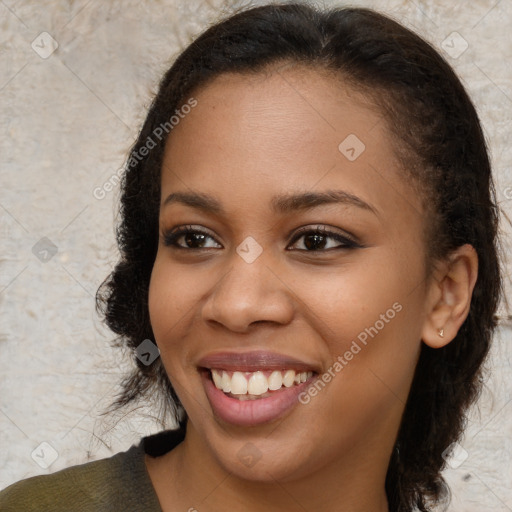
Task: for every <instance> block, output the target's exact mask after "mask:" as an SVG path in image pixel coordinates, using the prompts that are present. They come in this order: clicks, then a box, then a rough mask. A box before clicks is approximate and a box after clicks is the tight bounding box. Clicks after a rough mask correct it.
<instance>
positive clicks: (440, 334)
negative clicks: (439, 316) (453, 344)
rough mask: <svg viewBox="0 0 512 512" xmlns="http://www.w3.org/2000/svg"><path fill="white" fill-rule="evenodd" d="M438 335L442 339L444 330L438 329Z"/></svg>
mask: <svg viewBox="0 0 512 512" xmlns="http://www.w3.org/2000/svg"><path fill="white" fill-rule="evenodd" d="M438 333H439V336H440V337H441V338H444V329H439V331H438Z"/></svg>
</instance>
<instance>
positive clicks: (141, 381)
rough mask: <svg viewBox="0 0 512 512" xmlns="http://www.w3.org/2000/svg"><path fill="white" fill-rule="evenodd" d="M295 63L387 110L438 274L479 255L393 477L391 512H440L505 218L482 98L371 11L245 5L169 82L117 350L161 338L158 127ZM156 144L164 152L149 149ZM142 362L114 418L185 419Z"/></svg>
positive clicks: (406, 427) (154, 368)
mask: <svg viewBox="0 0 512 512" xmlns="http://www.w3.org/2000/svg"><path fill="white" fill-rule="evenodd" d="M289 63H291V64H301V65H305V66H309V67H312V68H314V69H317V70H324V71H328V72H330V73H331V74H332V75H333V76H334V77H336V78H337V79H339V81H340V83H342V84H343V83H345V84H349V85H353V86H355V87H357V90H359V91H361V92H363V93H364V94H365V95H366V97H367V98H369V99H370V100H371V101H372V102H373V105H375V106H377V107H378V108H379V109H380V112H381V113H382V115H383V119H384V122H386V123H387V126H388V128H389V130H390V132H391V133H392V134H393V140H394V146H395V150H396V154H397V156H398V158H399V160H400V162H401V163H402V164H403V173H404V175H405V176H406V178H407V179H409V181H410V182H411V183H414V184H416V186H417V190H418V191H419V193H420V194H421V196H420V197H421V198H422V199H423V202H424V204H425V208H426V211H427V212H428V214H427V215H426V217H425V226H428V229H427V227H426V231H428V233H427V235H428V236H427V244H426V249H425V253H426V259H427V262H428V263H429V267H428V268H429V272H430V269H431V268H433V267H432V265H433V264H434V262H435V261H436V259H437V258H443V257H446V256H447V255H448V254H449V253H450V251H452V250H454V249H455V248H457V247H459V246H461V245H464V244H471V245H472V246H473V247H474V248H475V249H476V252H477V254H478V260H479V271H478V279H477V282H476V285H475V288H474V292H473V296H472V299H471V307H470V311H469V315H468V317H467V319H466V320H465V322H464V323H463V325H462V326H461V328H460V330H459V332H458V334H457V336H456V338H455V339H454V340H453V341H452V342H451V343H449V344H447V345H446V346H445V347H443V348H439V349H432V348H429V347H428V346H427V345H426V344H424V343H423V344H422V347H421V353H420V357H419V361H418V364H417V368H416V371H415V376H414V379H413V383H412V386H411V390H410V394H409V398H408V401H407V403H406V406H405V411H404V414H403V418H402V423H401V426H400V429H399V432H398V435H397V438H396V441H395V449H394V450H393V453H392V456H391V459H390V463H389V468H388V472H387V477H386V493H387V496H388V501H389V506H390V510H393V511H395V512H406V511H407V512H409V511H412V510H414V508H415V507H417V508H418V509H419V510H420V511H428V510H431V507H432V506H434V505H436V504H443V503H445V502H447V501H448V499H449V489H448V487H447V485H446V483H445V481H444V479H443V478H442V476H441V470H442V469H443V468H444V464H445V460H444V457H443V452H444V451H445V450H446V449H447V447H449V446H450V445H451V444H452V443H453V442H455V441H456V440H457V439H459V438H460V436H461V434H462V431H463V429H464V427H465V424H466V413H467V409H468V407H469V406H470V405H471V404H472V403H473V402H474V401H476V399H477V398H478V395H479V393H480V390H481V386H482V380H483V373H482V363H483V361H484V359H485V357H486V355H487V353H488V350H489V346H490V342H491V339H492V335H493V332H494V329H495V327H496V325H497V321H496V316H495V313H496V309H497V306H498V303H499V300H500V298H501V296H502V281H501V270H500V261H499V258H498V254H499V239H498V237H497V231H498V220H499V211H498V207H497V204H496V197H495V195H496V193H495V189H494V183H493V180H492V175H491V168H490V162H489V156H488V152H487V148H486V142H485V139H484V135H483V133H482V128H481V125H480V122H479V118H478V115H477V113H476V111H475V108H474V106H473V104H472V102H471V100H470V98H469V97H468V95H467V93H466V91H465V89H464V87H463V85H462V84H461V82H460V80H459V79H458V78H457V76H456V74H455V73H454V71H453V70H452V68H451V67H450V65H449V64H448V63H447V62H446V61H445V60H444V59H443V57H441V56H440V55H439V53H438V52H437V51H436V50H435V49H434V48H433V47H432V46H431V45H430V44H428V43H427V42H425V41H424V40H423V39H422V38H420V37H419V36H418V35H416V34H415V33H413V32H411V31H410V30H408V29H406V28H404V27H403V26H402V25H401V24H399V23H397V22H395V21H393V20H392V19H391V18H389V17H387V16H384V15H382V14H379V13H377V12H375V11H373V10H371V9H365V8H334V9H329V10H319V9H317V8H315V7H312V6H310V5H306V4H300V3H299V4H289V3H288V4H272V5H266V6H260V7H252V8H245V9H241V10H240V11H238V12H236V13H235V14H232V15H231V16H229V17H227V18H226V19H224V20H222V21H220V22H218V23H217V24H215V25H213V26H211V27H209V28H208V29H207V30H205V31H204V32H203V33H202V34H201V35H199V36H198V37H197V38H196V39H195V41H193V43H191V44H190V45H189V46H188V47H187V48H186V49H185V50H184V51H183V52H182V53H181V54H180V55H179V56H178V58H177V59H176V60H175V62H174V64H173V65H172V67H171V68H170V69H169V70H168V71H167V72H166V74H165V76H164V77H163V79H162V81H161V83H160V86H159V90H158V93H157V95H156V97H155V99H154V101H153V103H152V105H151V107H150V109H149V113H148V115H147V118H146V120H145V122H144V125H143V127H142V130H141V132H140V134H139V137H138V140H137V141H136V143H135V145H134V146H133V148H132V150H131V154H130V157H129V159H128V160H127V164H126V166H125V170H124V175H123V178H122V181H121V206H120V224H119V225H118V227H117V241H118V245H119V249H120V253H121V258H120V261H119V262H118V263H117V265H116V267H115V269H114V270H113V272H112V273H111V274H110V275H109V276H108V277H107V279H106V280H105V281H104V282H103V283H102V285H101V286H100V288H99V289H98V293H97V307H98V310H99V311H100V313H101V314H102V315H103V316H104V318H105V321H106V323H107V325H108V326H109V327H110V328H111V329H112V330H113V331H114V332H115V333H116V334H118V335H119V336H118V338H116V342H117V344H118V345H122V346H124V347H128V348H129V349H130V350H131V351H132V352H133V353H134V352H135V349H136V348H137V346H138V345H139V344H140V343H141V342H142V341H143V340H145V339H151V340H154V336H153V332H152V329H151V324H150V319H149V312H148V287H149V281H150V275H151V271H152V267H153V263H154V260H155V256H156V252H157V246H158V215H159V203H160V172H161V166H162V159H163V152H164V146H165V142H166V138H165V137H161V138H160V139H158V138H156V137H155V136H154V135H155V130H156V133H159V132H158V129H159V127H160V131H161V126H164V125H165V124H166V123H167V124H168V123H169V119H170V118H171V116H172V115H173V114H174V113H175V111H176V110H179V109H180V107H181V106H182V105H183V104H184V102H185V100H186V99H187V98H189V97H190V95H191V94H192V93H193V92H194V91H197V90H198V88H199V87H202V86H205V85H207V84H208V83H209V82H210V81H211V80H213V79H214V78H215V77H217V76H219V75H221V74H222V73H226V72H235V73H261V72H263V71H265V69H268V67H269V66H272V65H279V64H289ZM171 135H172V132H171ZM149 138H152V140H153V141H154V142H156V144H155V145H154V147H152V149H151V150H150V151H147V150H146V151H144V148H147V146H148V143H147V142H148V140H149ZM141 150H142V151H141ZM141 155H144V156H141ZM427 248H428V249H427ZM430 264H431V265H430ZM133 360H134V362H135V363H136V367H135V368H134V370H133V373H131V374H129V375H127V376H126V378H125V380H124V381H123V382H122V391H121V393H120V395H119V396H118V397H117V400H116V401H115V402H114V404H113V410H117V409H120V408H122V407H123V406H126V405H128V404H130V403H131V402H132V401H134V400H137V399H140V398H141V397H145V398H149V397H152V398H153V399H154V397H155V396H156V397H158V398H160V400H159V402H158V403H159V404H160V406H161V407H163V409H164V414H168V413H171V414H172V417H173V418H174V420H176V421H178V422H180V423H182V424H183V423H184V422H186V414H185V412H184V410H183V407H182V405H181V404H180V402H179V399H178V397H177V396H176V393H175V391H174V390H173V388H172V386H171V384H170V381H169V379H168V377H167V375H166V372H165V369H164V367H163V365H162V363H161V360H160V358H158V359H157V360H156V361H155V362H154V363H153V364H151V365H146V364H144V363H143V362H142V361H140V360H139V359H138V358H137V357H135V353H134V355H133Z"/></svg>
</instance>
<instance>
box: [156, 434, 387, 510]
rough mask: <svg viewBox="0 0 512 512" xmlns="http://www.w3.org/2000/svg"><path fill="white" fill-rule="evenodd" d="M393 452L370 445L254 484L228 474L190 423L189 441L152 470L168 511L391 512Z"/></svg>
mask: <svg viewBox="0 0 512 512" xmlns="http://www.w3.org/2000/svg"><path fill="white" fill-rule="evenodd" d="M390 450H391V447H389V450H384V451H383V450H382V446H377V443H372V442H369V441H368V439H366V441H365V443H364V445H362V446H354V447H353V448H352V449H351V450H350V452H349V453H346V454H344V456H343V457H342V458H340V459H339V460H335V461H332V462H331V463H330V464H327V465H323V466H322V467H320V468H319V469H318V470H317V471H313V472H311V473H308V474H307V475H306V476H302V477H299V478H296V479H287V480H286V481H283V480H277V479H274V478H272V475H271V474H269V475H268V478H267V479H266V480H265V481H253V480H248V479H243V478H240V477H238V476H237V475H236V474H234V473H230V472H229V471H227V470H226V469H225V468H223V467H222V465H221V464H220V463H219V461H218V460H217V459H216V458H215V457H214V455H213V454H212V453H211V451H210V450H209V449H208V446H207V445H206V444H204V443H203V441H202V438H201V437H200V436H199V434H198V432H197V431H196V430H195V429H194V428H193V427H192V425H191V424H189V425H188V426H187V435H186V437H185V440H184V441H183V442H182V443H181V444H180V445H178V446H177V447H176V448H175V449H173V450H171V451H170V452H168V453H167V454H165V455H164V456H162V457H158V458H157V459H153V461H154V462H152V463H150V464H148V470H149V473H150V476H151V479H152V481H153V484H154V486H155V490H156V492H157V495H158V498H159V500H160V502H161V505H162V510H163V511H164V512H167V511H171V510H178V509H183V510H194V509H196V510H200V511H201V512H203V511H204V512H207V511H212V512H213V511H216V510H223V509H228V508H231V509H235V510H246V511H248V512H278V511H279V512H282V511H283V510H297V509H299V510H301V509H302V510H308V512H320V511H322V512H340V511H341V512H368V511H371V512H389V508H388V502H387V497H386V492H385V486H384V484H385V477H386V470H387V465H388V462H389V454H390Z"/></svg>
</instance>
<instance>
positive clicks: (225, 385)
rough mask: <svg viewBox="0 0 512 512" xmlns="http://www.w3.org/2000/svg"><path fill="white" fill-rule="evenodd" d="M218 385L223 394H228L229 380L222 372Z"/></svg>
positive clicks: (229, 388)
mask: <svg viewBox="0 0 512 512" xmlns="http://www.w3.org/2000/svg"><path fill="white" fill-rule="evenodd" d="M220 384H221V386H222V391H224V393H229V392H230V391H231V379H230V378H229V375H228V374H227V373H226V372H222V380H221V381H220Z"/></svg>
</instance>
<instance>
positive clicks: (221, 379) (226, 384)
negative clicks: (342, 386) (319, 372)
mask: <svg viewBox="0 0 512 512" xmlns="http://www.w3.org/2000/svg"><path fill="white" fill-rule="evenodd" d="M205 370H206V371H207V372H208V374H209V378H210V380H212V381H213V383H214V385H215V387H216V388H217V389H219V390H221V391H222V392H223V393H224V394H225V395H226V396H229V397H231V398H236V399H238V400H240V401H244V400H259V399H262V398H267V397H270V396H272V395H273V394H274V393H276V392H279V391H280V390H283V389H284V388H291V387H293V386H298V385H299V384H301V383H303V382H306V381H308V380H310V379H312V378H313V376H314V375H315V372H312V371H302V372H301V371H296V370H292V369H288V370H273V371H271V370H257V371H253V372H247V371H228V370H222V369H214V368H211V369H210V368H205Z"/></svg>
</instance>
